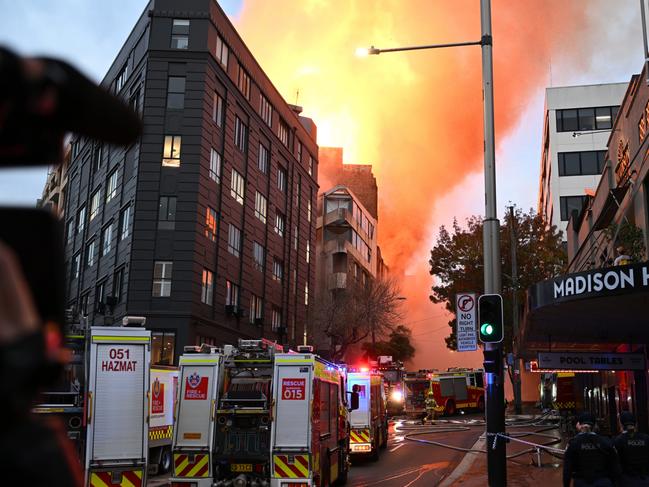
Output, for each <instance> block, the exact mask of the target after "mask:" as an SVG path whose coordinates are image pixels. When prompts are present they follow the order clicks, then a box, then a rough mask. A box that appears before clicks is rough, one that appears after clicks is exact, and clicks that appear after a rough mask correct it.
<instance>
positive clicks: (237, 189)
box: [230, 168, 246, 205]
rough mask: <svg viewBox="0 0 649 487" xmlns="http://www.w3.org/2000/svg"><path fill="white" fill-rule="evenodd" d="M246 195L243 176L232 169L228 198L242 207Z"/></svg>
mask: <svg viewBox="0 0 649 487" xmlns="http://www.w3.org/2000/svg"><path fill="white" fill-rule="evenodd" d="M245 195H246V180H245V178H244V177H243V175H242V174H241V173H240V172H239V171H237V170H236V169H235V168H232V173H231V177H230V196H232V198H233V199H234V200H235V201H236V202H237V203H239V204H241V205H243V202H244V200H245Z"/></svg>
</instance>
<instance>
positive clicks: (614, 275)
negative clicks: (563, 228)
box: [519, 263, 649, 355]
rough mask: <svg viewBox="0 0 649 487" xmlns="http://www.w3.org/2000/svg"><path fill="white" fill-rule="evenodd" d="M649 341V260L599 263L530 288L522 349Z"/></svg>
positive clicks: (530, 351)
mask: <svg viewBox="0 0 649 487" xmlns="http://www.w3.org/2000/svg"><path fill="white" fill-rule="evenodd" d="M640 343H649V263H642V264H631V265H626V266H617V267H608V268H602V269H594V270H590V271H586V272H579V273H575V274H566V275H563V276H560V277H557V278H555V279H551V280H548V281H542V282H539V283H537V284H535V285H533V286H531V287H530V288H529V289H528V299H527V305H526V310H525V316H524V319H523V325H522V327H521V343H520V347H519V349H520V350H521V351H525V352H528V355H530V354H533V353H535V352H536V351H539V350H543V351H547V350H548V348H550V347H551V348H556V349H564V350H568V349H573V350H579V349H587V350H607V349H611V348H612V347H614V346H615V345H617V344H640Z"/></svg>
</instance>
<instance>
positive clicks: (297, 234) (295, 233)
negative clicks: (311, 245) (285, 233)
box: [293, 225, 300, 250]
mask: <svg viewBox="0 0 649 487" xmlns="http://www.w3.org/2000/svg"><path fill="white" fill-rule="evenodd" d="M299 242H300V231H299V229H298V227H297V225H295V227H294V228H293V248H294V249H295V250H297V246H298V244H299Z"/></svg>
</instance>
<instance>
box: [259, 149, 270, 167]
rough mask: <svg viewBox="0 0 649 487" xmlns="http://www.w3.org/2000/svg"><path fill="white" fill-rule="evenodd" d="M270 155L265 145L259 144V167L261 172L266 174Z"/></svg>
mask: <svg viewBox="0 0 649 487" xmlns="http://www.w3.org/2000/svg"><path fill="white" fill-rule="evenodd" d="M269 154H270V153H269V151H268V149H267V148H266V146H265V145H263V144H259V158H258V159H257V165H258V166H259V170H260V171H261V172H263V173H264V174H266V173H267V172H268V159H269Z"/></svg>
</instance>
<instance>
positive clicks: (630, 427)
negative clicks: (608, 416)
mask: <svg viewBox="0 0 649 487" xmlns="http://www.w3.org/2000/svg"><path fill="white" fill-rule="evenodd" d="M620 423H621V424H622V428H623V431H622V434H620V435H619V436H618V437H617V438H615V449H616V450H617V453H618V456H619V458H620V467H621V469H622V474H621V476H620V481H619V484H618V485H620V487H641V486H643V487H644V486H649V435H646V434H644V433H640V432H639V431H636V421H635V417H634V416H633V413H631V412H629V411H623V412H622V413H620Z"/></svg>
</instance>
